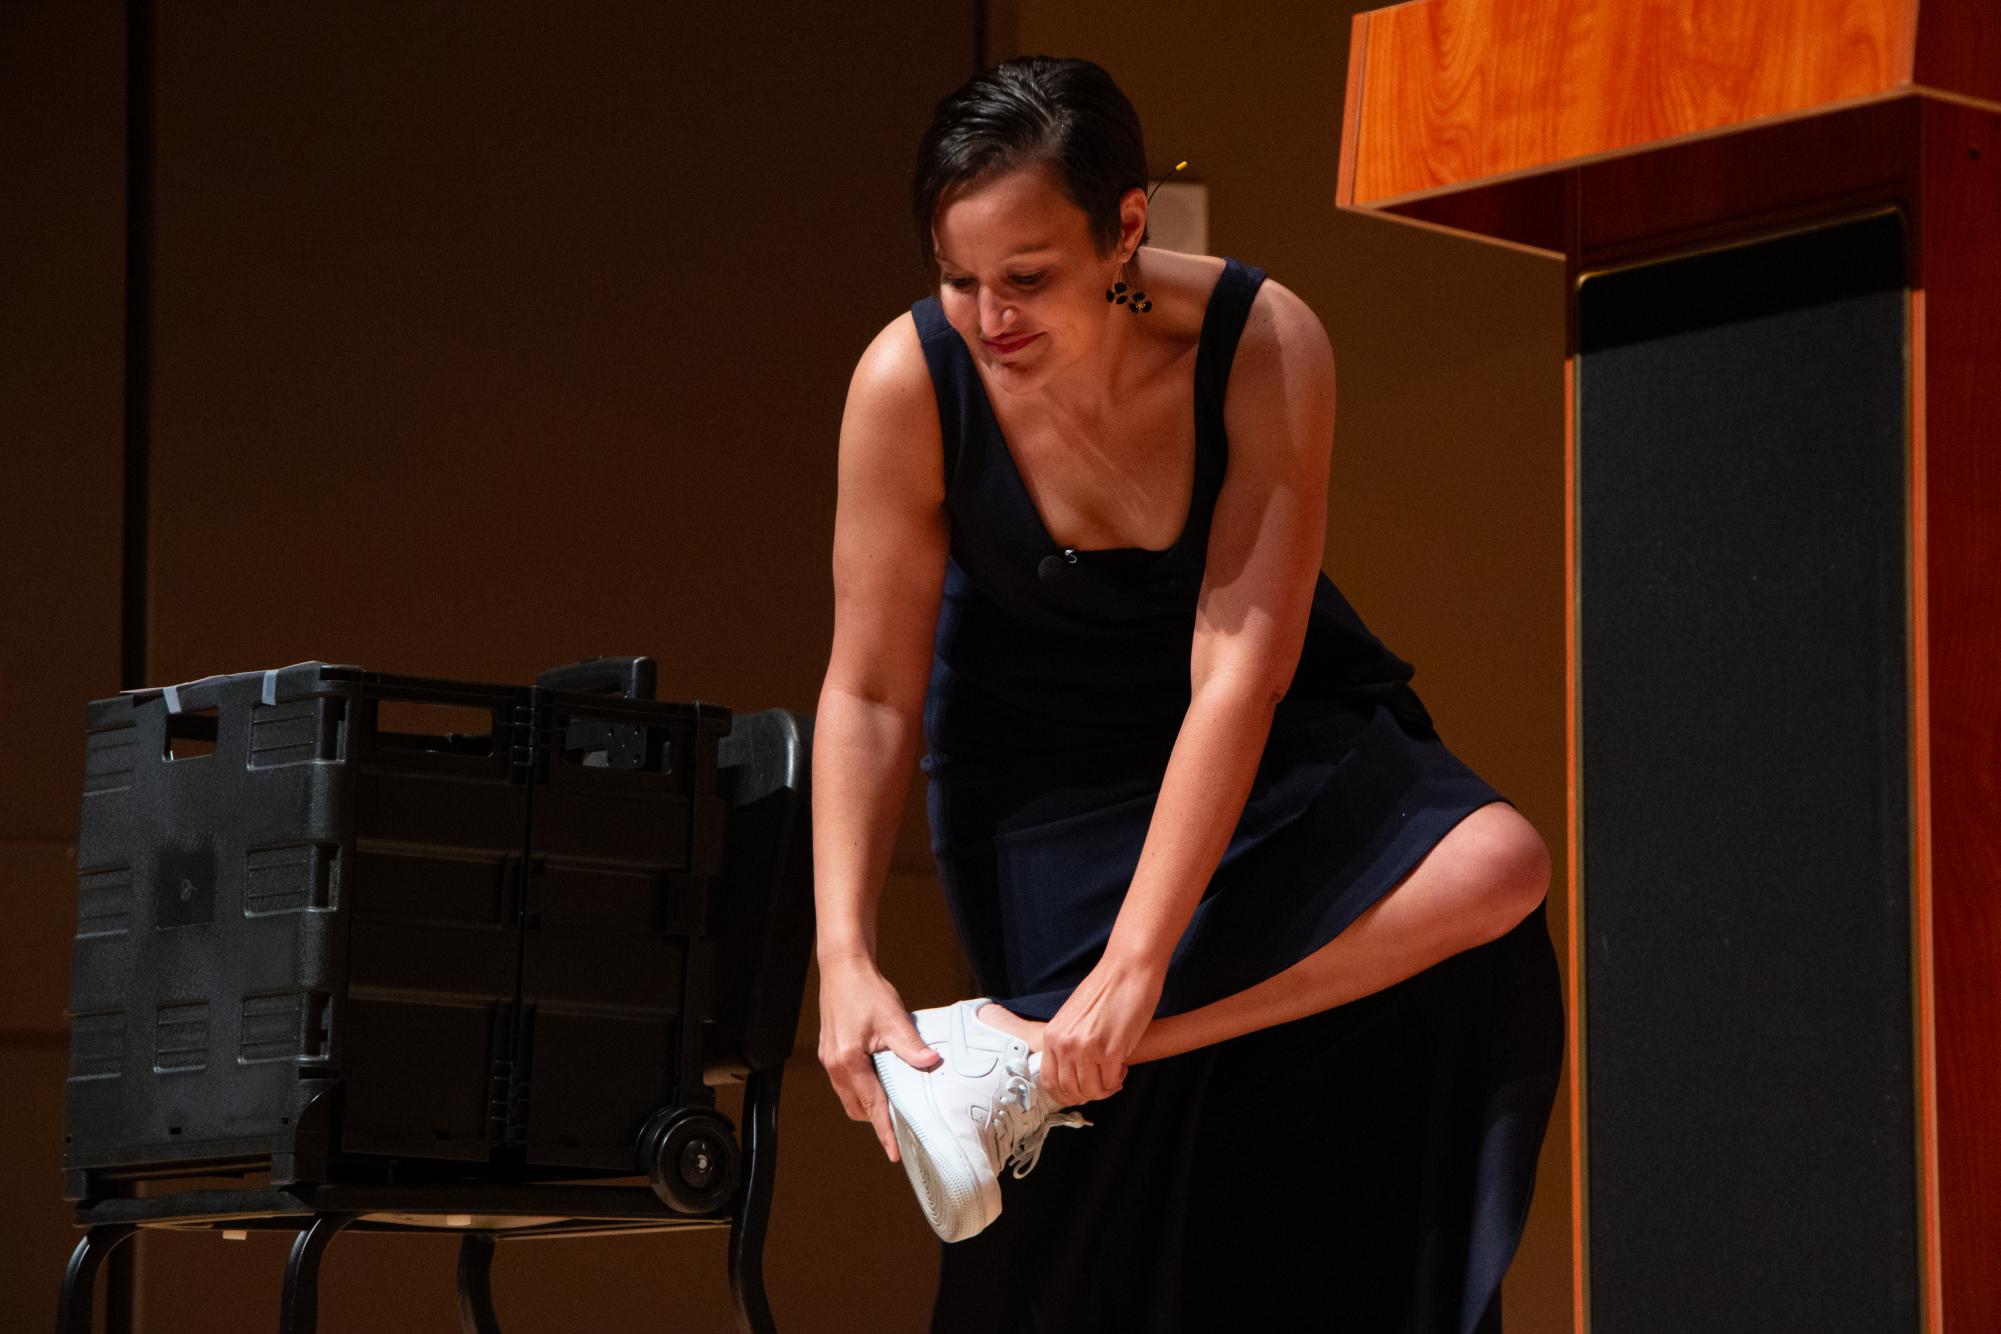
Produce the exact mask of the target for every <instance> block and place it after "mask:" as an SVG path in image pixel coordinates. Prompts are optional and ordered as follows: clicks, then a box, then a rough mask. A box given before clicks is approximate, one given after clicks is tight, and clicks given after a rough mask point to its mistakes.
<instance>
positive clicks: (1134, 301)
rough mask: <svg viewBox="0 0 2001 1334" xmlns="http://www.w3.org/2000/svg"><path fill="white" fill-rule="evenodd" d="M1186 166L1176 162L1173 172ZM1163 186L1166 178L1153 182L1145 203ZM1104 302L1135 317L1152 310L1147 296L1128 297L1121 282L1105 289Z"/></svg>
mask: <svg viewBox="0 0 2001 1334" xmlns="http://www.w3.org/2000/svg"><path fill="white" fill-rule="evenodd" d="M1187 165H1188V164H1187V163H1186V162H1177V163H1175V164H1174V170H1175V171H1180V170H1181V169H1182V168H1183V167H1185V166H1187ZM1173 174H1174V173H1173V172H1169V173H1168V175H1170V176H1171V175H1173ZM1165 184H1167V178H1166V177H1162V178H1161V179H1160V180H1158V181H1155V182H1154V184H1153V189H1152V190H1148V191H1147V192H1146V202H1147V203H1149V204H1151V203H1152V202H1153V196H1154V194H1155V192H1156V191H1158V190H1159V189H1160V187H1161V186H1163V185H1165ZM1140 239H1141V240H1142V241H1144V240H1145V239H1146V238H1145V237H1141V238H1140ZM1131 258H1132V256H1130V255H1128V256H1126V259H1131ZM1125 271H1126V260H1120V261H1119V272H1120V273H1124V272H1125ZM1105 300H1107V301H1109V302H1111V303H1112V304H1113V305H1115V306H1124V307H1125V308H1126V309H1127V310H1130V311H1131V312H1132V313H1133V314H1135V315H1138V314H1141V313H1143V312H1145V311H1149V310H1152V309H1153V302H1151V301H1149V300H1148V299H1147V295H1146V293H1145V292H1134V293H1132V294H1131V295H1130V296H1128V295H1127V294H1126V285H1125V284H1124V283H1123V282H1114V283H1113V284H1112V285H1111V286H1110V287H1108V288H1106V289H1105Z"/></svg>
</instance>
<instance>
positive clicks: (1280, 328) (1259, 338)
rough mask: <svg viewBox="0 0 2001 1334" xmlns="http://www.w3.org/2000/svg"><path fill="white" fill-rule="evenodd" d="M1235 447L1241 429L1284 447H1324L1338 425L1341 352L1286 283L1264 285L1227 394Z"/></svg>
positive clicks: (1226, 414) (1246, 323)
mask: <svg viewBox="0 0 2001 1334" xmlns="http://www.w3.org/2000/svg"><path fill="white" fill-rule="evenodd" d="M1223 411H1224V419H1225V422H1226V424H1227V426H1228V428H1229V430H1230V435H1231V440H1232V442H1233V443H1235V442H1236V440H1237V438H1238V428H1239V427H1240V426H1241V427H1243V428H1244V430H1245V431H1246V432H1247V433H1248V434H1249V435H1250V436H1251V437H1252V438H1254V439H1258V440H1265V441H1269V442H1271V443H1272V444H1273V445H1274V446H1276V447H1281V448H1284V447H1288V445H1290V446H1293V447H1303V448H1306V449H1309V450H1311V449H1314V448H1318V449H1320V450H1321V451H1322V452H1323V453H1324V452H1325V451H1326V448H1327V445H1328V443H1329V440H1328V438H1329V437H1330V436H1331V434H1332V432H1333V426H1334V346H1333V343H1332V342H1331V341H1330V340H1329V339H1328V337H1327V330H1326V328H1325V327H1324V326H1323V325H1322V324H1321V322H1320V317H1319V316H1318V315H1316V314H1314V312H1313V308H1312V307H1311V306H1309V305H1307V304H1306V302H1305V301H1304V300H1303V299H1301V297H1300V296H1299V294H1298V293H1296V292H1294V291H1293V290H1292V289H1291V288H1289V287H1287V286H1285V285H1284V284H1283V283H1280V282H1277V281H1276V280H1274V279H1271V278H1267V279H1265V280H1264V282H1263V283H1261V284H1259V286H1258V291H1257V295H1256V296H1255V297H1254V298H1253V299H1252V301H1251V309H1250V313H1249V315H1248V316H1247V317H1246V319H1245V321H1244V330H1243V334H1242V336H1241V337H1240V338H1239V339H1238V341H1237V353H1236V357H1235V359H1234V360H1233V361H1232V363H1231V366H1230V380H1229V387H1228V389H1227V391H1226V392H1225V394H1224V401H1223Z"/></svg>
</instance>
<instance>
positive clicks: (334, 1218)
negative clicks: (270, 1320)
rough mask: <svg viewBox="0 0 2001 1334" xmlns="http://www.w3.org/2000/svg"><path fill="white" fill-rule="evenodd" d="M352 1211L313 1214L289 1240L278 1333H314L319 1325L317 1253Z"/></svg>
mask: <svg viewBox="0 0 2001 1334" xmlns="http://www.w3.org/2000/svg"><path fill="white" fill-rule="evenodd" d="M355 1218H356V1215H354V1214H314V1215H313V1221H312V1222H311V1223H309V1224H307V1225H306V1227H305V1228H304V1229H302V1230H301V1231H300V1233H299V1239H298V1240H297V1241H295V1242H293V1243H292V1258H291V1259H290V1260H289V1261H288V1262H286V1265H285V1304H284V1307H283V1308H282V1309H281V1310H280V1311H279V1313H278V1334H315V1331H317V1330H318V1329H319V1325H320V1257H322V1256H324V1255H325V1254H326V1251H327V1244H328V1243H329V1242H331V1241H332V1240H333V1239H334V1235H335V1234H336V1233H338V1232H339V1231H340V1230H341V1229H342V1228H344V1227H346V1226H347V1225H348V1224H349V1223H352V1222H353V1221H354V1220H355Z"/></svg>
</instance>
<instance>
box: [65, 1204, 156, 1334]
mask: <svg viewBox="0 0 2001 1334" xmlns="http://www.w3.org/2000/svg"><path fill="white" fill-rule="evenodd" d="M138 1230H139V1229H138V1228H137V1227H135V1226H134V1225H133V1224H131V1223H100V1224H98V1225H97V1226H96V1227H94V1228H91V1229H89V1230H88V1231H86V1232H85V1233H84V1234H83V1240H81V1241H79V1242H77V1244H76V1249H75V1250H73V1251H71V1252H70V1257H69V1269H68V1271H67V1272H66V1273H64V1274H63V1295H62V1300H61V1301H60V1302H58V1303H57V1305H56V1334H90V1309H91V1304H92V1302H93V1301H95V1300H96V1295H97V1271H98V1268H99V1266H101V1265H102V1264H103V1263H104V1257H105V1256H107V1255H109V1254H111V1253H112V1252H113V1251H115V1250H117V1249H118V1245H119V1243H120V1242H122V1241H124V1240H125V1239H126V1238H127V1237H129V1236H131V1235H132V1234H133V1233H134V1232H137V1231H138Z"/></svg>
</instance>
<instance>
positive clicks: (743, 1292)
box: [729, 1065, 785, 1334]
mask: <svg viewBox="0 0 2001 1334" xmlns="http://www.w3.org/2000/svg"><path fill="white" fill-rule="evenodd" d="M784 1074H785V1068H784V1067H783V1066H778V1065H774V1066H772V1067H771V1068H769V1069H766V1070H758V1071H755V1072H753V1073H752V1074H751V1076H750V1078H749V1079H748V1080H746V1081H745V1084H744V1096H743V1126H744V1155H743V1156H744V1165H743V1190H742V1193H741V1195H740V1196H739V1198H738V1204H737V1209H736V1213H735V1214H734V1216H732V1217H731V1219H730V1256H729V1268H730V1297H731V1300H732V1301H733V1302H734V1304H735V1306H736V1323H737V1328H738V1329H739V1330H740V1331H742V1334H776V1332H777V1328H778V1327H777V1325H775V1324H774V1323H773V1322H772V1319H771V1302H770V1300H769V1298H767V1297H766V1295H765V1291H764V1234H765V1227H766V1225H767V1224H768V1223H769V1222H770V1220H771V1191H772V1178H773V1176H774V1174H775V1173H776V1172H777V1169H778V1090H779V1086H780V1084H781V1083H782V1082H783V1077H784Z"/></svg>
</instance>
